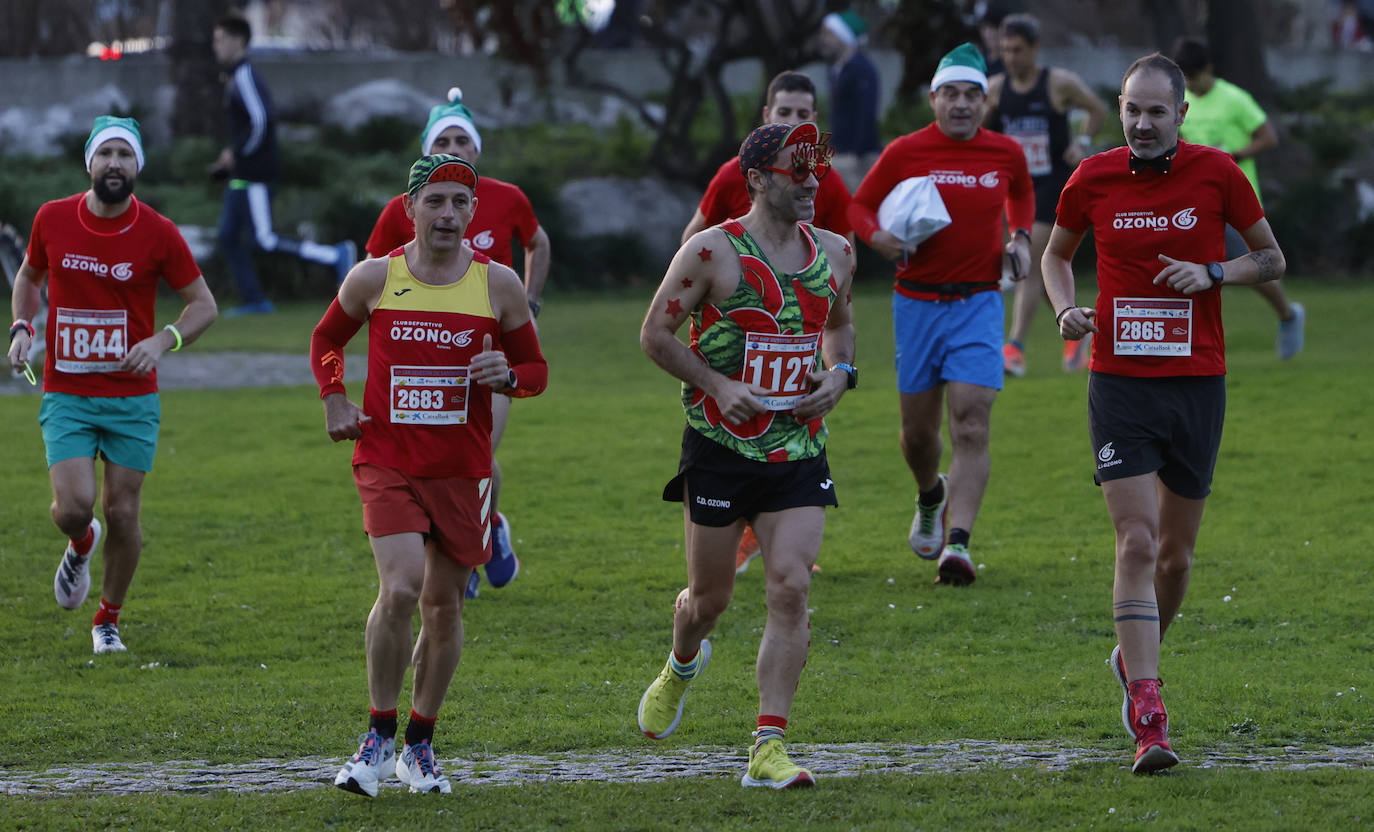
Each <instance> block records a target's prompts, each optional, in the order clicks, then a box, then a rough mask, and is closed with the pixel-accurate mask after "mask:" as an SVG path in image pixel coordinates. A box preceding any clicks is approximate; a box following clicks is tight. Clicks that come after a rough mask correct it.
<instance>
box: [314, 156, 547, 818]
mask: <svg viewBox="0 0 1374 832" xmlns="http://www.w3.org/2000/svg"><path fill="white" fill-rule="evenodd" d="M479 187H480V186H479V183H478V178H477V170H476V168H474V167H473V166H472V165H470V164H468V163H467V162H465V161H463V160H461V159H458V158H457V157H454V156H446V155H433V156H425V157H423V158H421V159H420V160H419V161H417V162H416V163H415V164H414V165H413V166H412V167H411V172H410V187H409V188H408V189H407V192H406V200H405V208H406V213H407V215H408V216H409V217H410V218H411V219H412V220H413V221H414V223H415V229H416V234H415V239H414V240H412V241H411V242H409V243H407V244H406V245H404V246H402V247H400V248H397V249H395V250H394V251H392V252H391V253H390V254H389V256H387V257H385V258H378V259H373V260H367V261H364V262H363V263H361V264H359V265H358V266H356V267H355V268H354V269H353V270H352V271H351V272H349V274H348V277H346V278H345V279H344V282H343V285H342V286H341V287H340V288H339V296H338V298H337V299H335V301H334V302H333V304H331V305H330V307H329V310H328V311H327V312H326V313H325V315H324V318H323V319H321V321H320V323H319V326H317V327H316V328H315V333H314V337H313V338H312V339H311V344H310V354H311V366H312V367H313V368H314V370H315V377H316V380H317V381H318V382H319V384H320V395H321V397H322V399H323V400H324V408H325V428H326V430H327V432H328V433H329V436H330V438H331V439H333V440H334V441H336V442H338V441H341V440H344V439H352V440H355V441H356V443H357V444H356V446H355V448H354V452H353V478H354V482H355V483H356V485H357V487H358V494H359V496H361V498H362V504H363V528H364V530H365V531H366V532H367V534H368V538H369V539H370V540H371V543H372V553H373V557H374V559H375V560H376V562H377V574H378V577H379V587H378V593H377V601H376V603H375V604H374V606H373V608H372V613H371V615H369V616H368V619H367V630H366V642H365V643H366V650H367V675H368V697H369V700H370V704H371V710H370V721H369V729H368V732H367V734H365V735H364V737H363V742H362V745H361V746H360V747H359V749H358V753H357V754H355V755H354V756H353V758H352V759H351V760H349V761H348V762H347V763H346V764H345V765H344V767H343V768H342V769H341V770H340V771H339V774H338V776H337V777H336V778H335V781H334V782H335V785H337V786H339V787H340V788H343V789H346V790H348V791H353V792H358V793H360V794H366V795H368V796H375V795H376V794H377V786H378V783H379V782H380V781H381V780H382V779H384V778H385V777H388V776H390V774H391V772H392V771H393V770H394V771H395V772H396V774H397V776H398V777H400V778H401V780H402V781H403V782H405V783H406V784H408V785H409V786H410V789H411V791H420V792H430V791H441V792H448V791H449V790H450V787H449V784H448V780H447V779H446V778H445V777H444V775H443V773H442V772H441V771H440V770H439V768H438V766H437V764H436V763H435V757H434V750H433V735H434V720H435V717H436V716H437V715H438V713H439V707H440V706H441V705H442V704H443V701H444V694H445V693H446V691H447V690H448V686H449V683H450V681H452V679H453V673H454V671H455V670H456V668H457V666H458V658H459V655H460V653H461V652H462V646H463V621H462V611H463V587H464V586H466V585H467V582H468V579H469V577H470V576H471V574H472V571H473V569H475V568H476V567H477V566H480V565H481V564H483V563H486V562H487V560H488V559H489V558H490V557H491V550H492V544H491V518H490V512H491V488H492V481H491V474H492V472H491V414H492V397H493V396H494V395H495V394H496V393H498V392H499V393H503V394H505V395H510V396H533V395H537V394H538V393H540V392H542V391H543V389H544V386H545V384H546V382H547V379H548V366H547V365H546V364H545V362H544V356H543V355H542V354H541V353H540V350H539V339H538V337H537V336H536V334H535V331H534V324H533V322H532V320H531V318H530V310H529V306H528V304H526V302H525V293H524V291H523V289H522V287H521V285H520V280H519V278H517V277H516V276H515V272H513V271H511V270H510V269H509V268H507V267H505V266H502V265H500V264H498V263H493V262H491V260H490V259H488V258H487V257H486V256H484V255H482V254H481V253H478V252H474V251H473V250H472V249H471V248H470V247H468V246H466V245H464V244H463V232H464V231H465V230H466V227H467V225H468V223H469V222H471V220H472V215H473V212H474V211H475V210H476V209H477V205H478V200H477V199H476V198H475V197H474V193H476V192H477V191H478V190H479ZM364 323H367V324H368V373H367V385H366V387H365V389H364V392H363V405H362V407H359V406H358V405H356V404H354V403H353V402H352V401H350V400H349V399H348V398H347V396H346V391H345V390H344V385H343V369H344V367H343V365H344V353H343V348H344V345H345V344H347V343H348V341H349V340H350V339H351V338H352V337H353V336H354V335H355V334H357V332H358V330H359V329H360V328H361V327H362V325H363V324H364ZM417 603H418V605H419V608H420V620H421V622H422V627H421V630H420V636H419V638H418V639H417V640H416V642H415V644H414V645H413V648H412V644H411V616H412V614H413V613H414V611H415V607H416V605H417ZM412 662H413V664H414V667H415V679H414V693H413V696H412V703H411V712H410V720H409V722H408V724H407V727H406V730H405V735H404V738H405V739H404V746H403V748H402V749H401V751H400V753H399V754H397V750H396V733H397V703H398V700H399V697H400V693H401V685H402V680H403V677H404V675H405V670H406V668H407V667H408V666H410V665H411V664H412Z"/></svg>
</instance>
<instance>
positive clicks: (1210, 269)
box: [1207, 260, 1226, 289]
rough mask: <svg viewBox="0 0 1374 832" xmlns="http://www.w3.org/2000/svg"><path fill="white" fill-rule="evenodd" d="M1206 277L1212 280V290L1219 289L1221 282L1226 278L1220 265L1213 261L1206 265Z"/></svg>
mask: <svg viewBox="0 0 1374 832" xmlns="http://www.w3.org/2000/svg"><path fill="white" fill-rule="evenodd" d="M1207 276H1208V277H1210V278H1212V288H1213V289H1220V288H1221V280H1222V278H1223V277H1225V276H1226V272H1225V271H1223V270H1222V268H1221V264H1220V263H1218V262H1217V261H1215V260H1213V261H1212V262H1210V263H1208V264H1207Z"/></svg>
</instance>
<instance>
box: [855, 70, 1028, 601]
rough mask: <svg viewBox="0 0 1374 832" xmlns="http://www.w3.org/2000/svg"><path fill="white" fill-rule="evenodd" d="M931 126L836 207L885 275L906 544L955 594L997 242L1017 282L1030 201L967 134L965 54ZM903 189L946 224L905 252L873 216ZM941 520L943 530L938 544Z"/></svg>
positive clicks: (998, 270) (886, 154)
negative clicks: (927, 194)
mask: <svg viewBox="0 0 1374 832" xmlns="http://www.w3.org/2000/svg"><path fill="white" fill-rule="evenodd" d="M930 89H931V93H930V101H931V104H932V105H933V106H934V108H935V121H936V123H935V124H932V125H930V126H929V127H926V128H923V129H921V130H918V131H916V132H915V133H911V134H909V135H906V136H903V137H901V138H899V139H897V140H896V141H894V142H893V143H892V144H890V145H888V146H887V149H886V150H884V151H883V154H882V155H881V156H879V157H878V162H877V164H875V165H874V166H873V169H872V170H870V171H869V172H868V175H867V176H865V177H864V181H863V184H861V185H860V186H859V189H858V190H857V191H855V192H854V200H853V202H851V203H850V205H849V219H850V221H851V222H852V223H853V224H854V230H855V233H857V234H858V235H859V237H860V238H862V239H863V240H864V241H865V242H867V243H868V244H869V245H870V246H872V247H873V249H874V250H876V251H877V252H878V253H879V254H881V255H883V256H884V257H886V258H887V259H889V260H892V261H893V262H895V263H896V264H897V282H896V294H895V295H894V296H893V298H892V320H893V325H894V327H895V329H896V343H897V389H898V391H899V392H900V393H901V410H902V433H901V440H902V454H903V455H904V456H905V457H906V462H907V466H908V467H909V468H911V472H912V474H913V475H914V476H915V478H916V488H917V492H918V495H917V499H916V514H915V517H913V518H912V521H911V531H910V533H909V534H908V536H907V542H908V543H909V544H910V545H911V549H912V551H914V552H915V553H916V554H917V555H919V556H920V557H922V558H926V559H936V558H938V559H939V565H938V570H939V576H940V577H939V581H940V582H941V583H947V584H953V585H955V586H962V585H966V584H970V583H972V582H973V581H974V579H975V578H976V577H977V575H978V573H977V571H976V570H975V569H974V566H973V558H972V556H971V555H970V554H969V533H970V532H971V531H972V530H973V522H974V520H975V519H976V518H977V516H978V507H979V505H980V504H981V503H982V501H983V492H984V491H986V490H987V484H988V476H989V474H990V472H991V467H992V462H991V458H990V457H989V455H988V431H989V423H990V420H991V415H992V402H993V400H994V399H996V398H997V391H998V390H1000V389H1002V319H1003V312H1002V294H1001V292H999V291H997V289H998V283H999V281H1000V279H1001V276H1002V256H1003V247H1002V236H1003V233H1004V231H1005V228H1006V226H1004V225H1003V216H1004V215H1005V216H1006V218H1007V225H1008V226H1010V228H1011V229H1012V234H1011V238H1012V241H1011V242H1010V243H1008V244H1007V246H1006V249H1005V251H1006V253H1007V254H1008V255H1010V256H1011V258H1012V260H1013V263H1014V269H1013V271H1014V272H1015V273H1017V274H1021V275H1025V274H1027V273H1028V271H1029V269H1030V231H1029V229H1030V226H1031V223H1032V222H1033V221H1034V219H1035V194H1034V191H1033V190H1032V183H1031V178H1030V172H1029V171H1028V169H1027V167H1026V154H1025V153H1024V152H1023V151H1022V150H1021V146H1020V145H1019V144H1017V143H1016V142H1015V141H1014V140H1012V139H1010V138H1007V137H1006V136H1003V135H1001V134H998V133H994V132H992V131H990V130H985V129H983V128H981V127H980V126H979V125H980V124H981V123H982V121H983V110H984V108H985V107H986V106H987V89H988V79H987V75H986V74H985V64H984V62H983V56H982V54H981V53H980V52H979V51H978V49H977V47H975V46H974V45H973V44H971V43H966V44H964V45H962V46H960V47H958V48H957V49H954V50H953V51H951V52H950V53H949V54H948V55H945V57H944V58H943V59H941V61H940V65H939V68H938V69H937V70H936V72H935V78H934V80H932V81H931V84H930ZM911 177H930V178H932V179H934V180H935V183H936V187H937V188H938V189H939V192H940V197H941V199H942V200H943V201H944V204H945V207H946V209H947V210H948V212H949V217H950V224H949V225H948V226H946V227H944V228H942V229H941V230H940V231H938V232H936V233H935V235H934V236H932V237H930V238H929V239H927V240H926V241H925V242H923V243H921V244H920V247H919V248H918V249H916V250H915V251H912V252H907V251H904V250H903V247H902V242H901V240H899V239H898V238H897V236H896V235H895V234H893V233H892V232H891V231H887V230H884V229H882V228H880V227H879V225H878V218H877V211H878V208H879V207H880V206H881V205H882V202H883V200H884V199H885V198H886V197H887V196H888V194H889V193H890V192H891V191H892V190H893V189H894V188H896V187H897V185H898V184H900V183H901V182H903V181H904V180H906V179H908V178H911ZM946 387H948V389H949V419H950V425H949V435H950V440H951V441H952V442H953V444H954V454H953V460H952V461H951V463H950V469H949V476H948V478H946V476H945V475H944V474H941V473H940V450H941V440H940V424H941V421H942V410H943V408H944V398H945V389H946ZM946 508H948V512H949V516H948V520H949V523H950V529H949V537H948V540H946V537H945V521H946V516H945V512H946Z"/></svg>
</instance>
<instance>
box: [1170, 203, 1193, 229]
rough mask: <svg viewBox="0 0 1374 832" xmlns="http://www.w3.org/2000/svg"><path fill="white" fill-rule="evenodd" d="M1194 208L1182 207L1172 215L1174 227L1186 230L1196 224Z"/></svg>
mask: <svg viewBox="0 0 1374 832" xmlns="http://www.w3.org/2000/svg"><path fill="white" fill-rule="evenodd" d="M1196 210H1197V209H1196V208H1184V209H1183V210H1182V211H1179V212H1178V213H1177V214H1174V216H1173V217H1172V220H1173V223H1174V228H1181V229H1184V230H1187V229H1189V228H1192V227H1193V226H1195V225H1197V217H1195V216H1193V212H1194V211H1196Z"/></svg>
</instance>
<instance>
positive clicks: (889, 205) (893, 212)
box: [878, 176, 949, 250]
mask: <svg viewBox="0 0 1374 832" xmlns="http://www.w3.org/2000/svg"><path fill="white" fill-rule="evenodd" d="M878 224H879V225H880V226H882V228H883V230H884V231H891V232H892V233H893V234H895V235H897V239H899V240H901V241H902V245H903V247H904V248H906V249H908V250H910V249H914V248H916V246H918V245H920V244H921V242H923V241H924V240H926V239H928V238H929V237H930V236H931V235H932V234H934V233H935V232H936V231H939V230H940V229H941V228H944V227H945V226H947V225H949V211H948V210H946V209H945V201H944V200H943V199H941V198H940V190H939V189H938V188H936V187H935V183H934V182H933V181H931V179H930V177H929V176H913V177H911V178H909V179H903V180H902V181H901V182H898V183H897V187H895V188H893V189H892V192H891V193H889V194H888V195H887V198H886V199H884V200H883V204H882V205H880V206H879V207H878Z"/></svg>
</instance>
